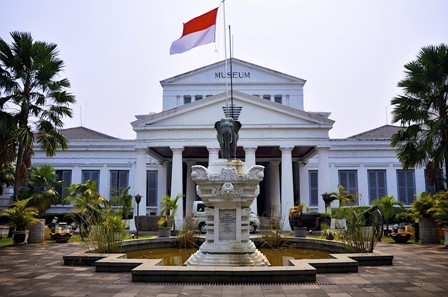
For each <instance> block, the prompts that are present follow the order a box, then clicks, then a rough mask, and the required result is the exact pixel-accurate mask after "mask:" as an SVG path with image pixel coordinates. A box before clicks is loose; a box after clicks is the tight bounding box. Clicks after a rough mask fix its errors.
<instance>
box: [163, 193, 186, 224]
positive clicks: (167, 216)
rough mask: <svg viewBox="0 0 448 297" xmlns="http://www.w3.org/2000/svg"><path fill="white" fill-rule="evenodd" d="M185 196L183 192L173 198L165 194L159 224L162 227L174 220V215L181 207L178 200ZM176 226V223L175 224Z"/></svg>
mask: <svg viewBox="0 0 448 297" xmlns="http://www.w3.org/2000/svg"><path fill="white" fill-rule="evenodd" d="M182 197H183V195H182V194H178V195H177V196H176V197H175V198H171V197H170V196H169V195H165V196H163V197H162V199H161V200H160V216H161V217H160V219H159V221H158V222H157V224H158V225H159V226H161V227H169V226H170V224H171V223H173V221H174V216H175V215H176V211H177V209H178V208H179V205H178V204H177V202H178V201H179V199H181V198H182ZM173 226H174V228H175V224H173Z"/></svg>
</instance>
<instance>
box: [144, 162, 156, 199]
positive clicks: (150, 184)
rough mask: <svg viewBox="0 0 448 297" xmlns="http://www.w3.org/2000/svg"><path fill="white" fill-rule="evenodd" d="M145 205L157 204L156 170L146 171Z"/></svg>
mask: <svg viewBox="0 0 448 297" xmlns="http://www.w3.org/2000/svg"><path fill="white" fill-rule="evenodd" d="M146 206H157V171H155V170H148V171H147V172H146Z"/></svg>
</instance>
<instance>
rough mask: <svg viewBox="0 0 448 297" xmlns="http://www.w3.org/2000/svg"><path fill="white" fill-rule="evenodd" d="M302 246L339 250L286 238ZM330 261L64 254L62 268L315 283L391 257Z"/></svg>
mask: <svg viewBox="0 0 448 297" xmlns="http://www.w3.org/2000/svg"><path fill="white" fill-rule="evenodd" d="M287 240H288V241H291V242H296V243H303V244H304V246H320V247H322V248H325V249H328V248H330V247H331V246H333V247H334V248H335V249H340V247H342V243H340V242H335V241H329V240H318V239H309V238H287ZM148 244H149V245H153V246H160V245H162V244H165V245H166V246H170V245H171V246H174V245H175V238H174V237H172V238H164V239H160V238H155V239H142V240H131V241H126V242H124V243H123V248H124V249H127V250H131V249H138V248H142V247H143V246H148ZM329 256H330V257H331V258H330V259H303V260H289V262H290V266H270V267H248V266H242V267H220V266H161V260H152V259H126V254H98V253H85V252H80V253H74V254H70V255H65V256H64V257H63V259H64V265H85V266H87V265H90V266H95V267H96V271H97V272H131V274H132V280H133V281H135V282H192V283H248V282H257V283H263V282H315V281H316V274H317V273H353V272H357V271H358V266H379V265H392V261H393V256H392V255H387V254H384V253H380V252H373V253H357V254H331V253H330V255H329Z"/></svg>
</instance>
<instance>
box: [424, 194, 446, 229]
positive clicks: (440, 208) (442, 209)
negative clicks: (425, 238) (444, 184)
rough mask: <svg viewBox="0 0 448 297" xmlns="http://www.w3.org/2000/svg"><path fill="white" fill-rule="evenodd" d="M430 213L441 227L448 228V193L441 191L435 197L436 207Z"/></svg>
mask: <svg viewBox="0 0 448 297" xmlns="http://www.w3.org/2000/svg"><path fill="white" fill-rule="evenodd" d="M428 213H429V214H431V215H432V217H433V218H434V219H435V220H436V222H437V223H439V225H440V227H442V228H447V227H448V191H440V192H437V193H436V194H435V195H434V206H433V207H431V208H430V209H429V210H428Z"/></svg>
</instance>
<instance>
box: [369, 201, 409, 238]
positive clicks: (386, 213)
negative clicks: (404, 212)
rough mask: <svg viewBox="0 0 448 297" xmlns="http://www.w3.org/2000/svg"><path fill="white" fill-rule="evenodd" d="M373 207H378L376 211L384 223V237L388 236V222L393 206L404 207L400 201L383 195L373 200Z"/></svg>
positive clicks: (392, 212)
mask: <svg viewBox="0 0 448 297" xmlns="http://www.w3.org/2000/svg"><path fill="white" fill-rule="evenodd" d="M373 205H376V206H378V209H379V210H380V211H381V214H382V215H383V218H384V219H385V221H386V230H384V235H386V236H388V235H389V234H390V233H391V232H392V231H391V230H389V220H390V219H391V218H392V215H393V214H394V208H395V206H399V207H401V208H402V209H404V205H403V203H402V202H401V201H397V200H395V198H394V196H393V195H385V196H383V197H381V198H378V199H375V200H373Z"/></svg>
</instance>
